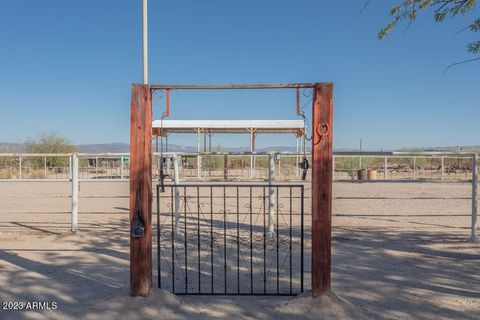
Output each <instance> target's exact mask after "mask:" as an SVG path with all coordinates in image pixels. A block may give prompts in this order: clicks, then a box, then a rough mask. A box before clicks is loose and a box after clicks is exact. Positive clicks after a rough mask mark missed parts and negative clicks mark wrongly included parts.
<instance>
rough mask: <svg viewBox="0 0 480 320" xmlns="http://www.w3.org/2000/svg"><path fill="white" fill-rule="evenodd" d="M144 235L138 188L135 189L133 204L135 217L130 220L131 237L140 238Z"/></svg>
mask: <svg viewBox="0 0 480 320" xmlns="http://www.w3.org/2000/svg"><path fill="white" fill-rule="evenodd" d="M144 235H145V223H144V221H143V217H142V209H141V206H140V188H138V189H137V203H136V206H135V218H134V219H133V222H132V237H133V238H141V237H143V236H144Z"/></svg>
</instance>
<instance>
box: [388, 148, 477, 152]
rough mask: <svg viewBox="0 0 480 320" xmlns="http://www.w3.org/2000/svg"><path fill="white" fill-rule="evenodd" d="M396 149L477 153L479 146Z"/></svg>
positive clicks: (403, 150) (404, 149)
mask: <svg viewBox="0 0 480 320" xmlns="http://www.w3.org/2000/svg"><path fill="white" fill-rule="evenodd" d="M397 151H402V152H468V153H479V152H480V146H454V147H413V148H402V149H398V150H397Z"/></svg>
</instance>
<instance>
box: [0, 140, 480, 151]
mask: <svg viewBox="0 0 480 320" xmlns="http://www.w3.org/2000/svg"><path fill="white" fill-rule="evenodd" d="M77 147H78V149H79V150H80V152H82V153H127V152H130V145H129V144H128V143H120V142H112V143H100V144H80V145H77ZM212 147H213V146H212ZM153 150H155V145H154V146H153ZM213 150H217V147H216V146H215V147H214V148H212V151H213ZM220 150H223V151H228V152H248V151H250V148H249V147H220ZM307 150H309V151H310V148H308V149H307ZM168 151H173V152H175V151H177V152H196V151H197V148H196V147H194V146H181V145H176V144H169V145H168ZM256 151H257V152H267V151H283V152H295V151H296V149H295V147H286V146H272V147H268V148H257V150H256ZM335 151H337V150H335ZM342 151H343V150H342ZM396 151H402V152H468V153H474V152H477V153H479V152H480V146H453V147H411V148H401V149H398V150H396ZM0 152H17V153H18V152H25V145H24V144H23V143H10V142H0Z"/></svg>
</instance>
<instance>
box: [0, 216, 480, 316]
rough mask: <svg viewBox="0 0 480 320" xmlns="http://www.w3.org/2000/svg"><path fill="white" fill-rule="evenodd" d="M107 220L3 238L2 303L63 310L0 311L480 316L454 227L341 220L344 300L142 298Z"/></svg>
mask: <svg viewBox="0 0 480 320" xmlns="http://www.w3.org/2000/svg"><path fill="white" fill-rule="evenodd" d="M105 222H106V223H105V224H103V226H104V227H95V226H94V225H88V226H84V228H82V226H81V229H80V232H79V233H78V234H76V235H72V234H70V233H63V234H61V235H56V234H49V233H47V234H45V233H43V234H38V235H36V236H34V237H30V238H27V239H23V238H22V237H21V236H19V237H14V238H8V239H6V240H5V241H4V240H2V244H1V250H0V271H1V272H0V282H1V284H2V286H1V288H0V295H1V298H2V301H23V302H27V301H40V302H57V304H58V309H57V310H51V311H47V310H43V311H9V312H6V311H3V310H2V311H1V314H0V318H2V319H21V318H24V319H39V318H45V319H193V318H195V319H224V318H232V319H239V318H243V319H273V318H275V319H291V318H292V317H295V318H298V319H319V318H325V319H359V318H372V319H412V318H414V319H478V315H479V310H480V289H479V288H480V286H479V284H480V278H479V274H480V254H479V248H480V247H479V246H478V244H472V243H466V242H464V240H463V239H461V238H458V237H455V236H453V235H452V234H451V233H447V232H436V233H425V231H424V230H422V231H418V232H405V231H398V230H391V231H389V230H380V229H374V228H364V229H357V230H355V229H352V228H349V229H344V228H338V227H337V228H335V230H334V260H333V290H334V292H336V293H337V294H339V295H340V296H341V298H338V297H336V296H332V297H324V298H322V299H318V300H313V299H311V298H309V297H307V296H301V297H297V298H293V299H291V298H285V297H226V296H218V297H217V296H216V297H211V296H202V297H191V296H186V297H178V296H175V295H172V294H170V293H168V292H166V291H161V290H158V289H156V288H155V286H153V287H152V295H151V296H150V297H149V298H147V299H145V298H130V297H128V281H129V251H128V250H129V247H128V231H127V230H128V220H127V219H126V218H120V217H112V218H110V219H108V221H105ZM22 223H23V224H26V225H27V228H28V227H34V228H37V227H36V226H35V225H32V226H29V225H28V223H25V222H22ZM105 226H108V227H105ZM29 230H31V229H29ZM307 242H309V241H307ZM307 248H308V243H307ZM308 251H309V250H306V253H307V254H306V257H305V258H306V260H305V268H306V272H307V274H308V273H309V272H310V256H309V254H308ZM154 252H156V248H154ZM154 257H155V254H154ZM155 260H156V259H154V261H155ZM155 268H156V266H154V270H156V269H155ZM306 279H309V277H308V276H307V277H306ZM154 283H156V279H154ZM306 286H307V288H308V281H306Z"/></svg>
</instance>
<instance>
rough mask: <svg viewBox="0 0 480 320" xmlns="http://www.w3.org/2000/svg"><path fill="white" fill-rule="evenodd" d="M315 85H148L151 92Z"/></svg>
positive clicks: (306, 84)
mask: <svg viewBox="0 0 480 320" xmlns="http://www.w3.org/2000/svg"><path fill="white" fill-rule="evenodd" d="M314 86H315V83H289V84H204V85H201V84H200V85H193V84H159V85H150V89H151V90H166V89H171V90H201V89H203V90H210V89H227V90H235V89H296V88H313V87H314Z"/></svg>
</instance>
